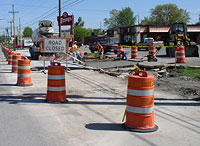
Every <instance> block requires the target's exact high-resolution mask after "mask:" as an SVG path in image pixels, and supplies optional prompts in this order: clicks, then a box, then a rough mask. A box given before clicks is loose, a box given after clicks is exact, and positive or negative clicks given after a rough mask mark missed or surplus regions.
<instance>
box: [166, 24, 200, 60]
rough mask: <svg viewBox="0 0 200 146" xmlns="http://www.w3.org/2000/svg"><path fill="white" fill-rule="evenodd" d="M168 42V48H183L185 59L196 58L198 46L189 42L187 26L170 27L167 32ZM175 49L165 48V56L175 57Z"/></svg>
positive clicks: (175, 25) (174, 25)
mask: <svg viewBox="0 0 200 146" xmlns="http://www.w3.org/2000/svg"><path fill="white" fill-rule="evenodd" d="M169 35H170V41H169V46H180V45H184V46H185V53H186V56H187V57H198V56H199V54H198V49H199V46H197V45H196V43H195V42H191V41H190V38H189V35H188V33H187V24H185V23H174V24H171V25H170V30H169ZM175 50H176V47H170V48H166V52H167V56H171V57H172V56H174V55H175Z"/></svg>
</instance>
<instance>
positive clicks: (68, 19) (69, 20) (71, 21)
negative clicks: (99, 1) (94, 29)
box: [57, 12, 74, 26]
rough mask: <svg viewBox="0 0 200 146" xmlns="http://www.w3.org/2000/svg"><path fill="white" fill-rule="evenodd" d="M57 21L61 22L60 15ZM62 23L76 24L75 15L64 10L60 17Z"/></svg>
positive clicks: (62, 24) (63, 24)
mask: <svg viewBox="0 0 200 146" xmlns="http://www.w3.org/2000/svg"><path fill="white" fill-rule="evenodd" d="M57 21H58V22H59V16H58V17H57ZM60 24H61V26H65V25H71V26H73V25H74V15H68V13H67V12H64V13H63V15H62V16H61V17H60Z"/></svg>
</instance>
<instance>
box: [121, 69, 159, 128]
mask: <svg viewBox="0 0 200 146" xmlns="http://www.w3.org/2000/svg"><path fill="white" fill-rule="evenodd" d="M153 107H154V77H153V76H151V75H148V74H147V72H146V71H138V70H137V71H136V74H135V75H130V76H129V78H128V93H127V108H126V122H125V124H124V128H125V129H127V130H130V131H134V132H153V131H156V130H158V126H157V125H155V122H154V111H153Z"/></svg>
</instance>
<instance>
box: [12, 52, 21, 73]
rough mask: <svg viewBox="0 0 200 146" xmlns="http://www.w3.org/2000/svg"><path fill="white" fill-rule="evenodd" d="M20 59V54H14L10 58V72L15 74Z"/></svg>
mask: <svg viewBox="0 0 200 146" xmlns="http://www.w3.org/2000/svg"><path fill="white" fill-rule="evenodd" d="M20 59H21V54H20V53H16V54H14V55H13V56H12V72H17V67H18V60H20Z"/></svg>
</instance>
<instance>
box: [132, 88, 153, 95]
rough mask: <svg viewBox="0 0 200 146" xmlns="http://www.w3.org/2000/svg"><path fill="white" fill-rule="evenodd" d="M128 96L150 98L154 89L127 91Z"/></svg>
mask: <svg viewBox="0 0 200 146" xmlns="http://www.w3.org/2000/svg"><path fill="white" fill-rule="evenodd" d="M128 94H129V95H133V96H151V95H153V94H154V89H152V90H133V89H128Z"/></svg>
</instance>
